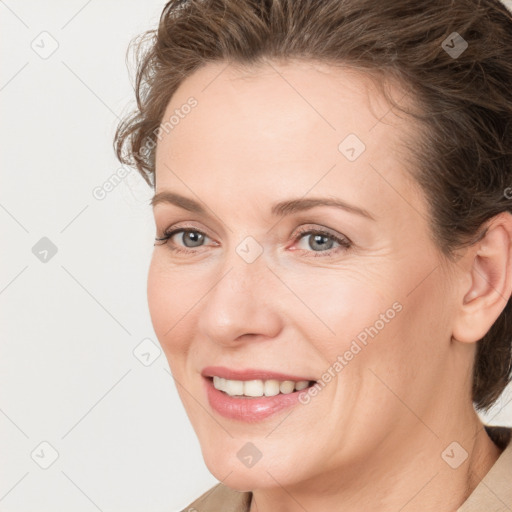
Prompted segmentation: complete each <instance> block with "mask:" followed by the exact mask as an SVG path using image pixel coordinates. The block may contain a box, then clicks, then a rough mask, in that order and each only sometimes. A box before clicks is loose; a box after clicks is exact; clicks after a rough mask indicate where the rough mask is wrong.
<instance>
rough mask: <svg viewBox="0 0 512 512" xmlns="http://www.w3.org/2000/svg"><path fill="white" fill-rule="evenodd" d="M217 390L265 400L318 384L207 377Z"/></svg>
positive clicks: (239, 396) (232, 395)
mask: <svg viewBox="0 0 512 512" xmlns="http://www.w3.org/2000/svg"><path fill="white" fill-rule="evenodd" d="M206 378H207V379H208V380H209V381H210V382H211V383H212V385H213V387H214V388H215V389H217V390H218V391H221V392H222V393H224V394H226V395H228V396H230V397H233V398H263V397H271V396H276V395H289V394H291V393H294V392H296V391H302V390H304V389H307V388H310V387H311V386H313V385H314V384H316V381H315V380H297V381H293V380H278V379H265V380H263V379H251V380H234V379H226V378H223V377H219V376H218V375H214V376H213V377H206Z"/></svg>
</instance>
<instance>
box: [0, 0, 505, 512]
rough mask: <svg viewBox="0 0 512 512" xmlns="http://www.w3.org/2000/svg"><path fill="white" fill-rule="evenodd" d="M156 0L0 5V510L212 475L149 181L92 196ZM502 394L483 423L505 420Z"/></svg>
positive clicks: (83, 510)
mask: <svg viewBox="0 0 512 512" xmlns="http://www.w3.org/2000/svg"><path fill="white" fill-rule="evenodd" d="M509 3H510V2H509ZM164 4H165V2H164V1H154V0H152V1H145V2H141V1H139V2H121V1H119V0H103V1H102V2H99V1H98V0H89V1H88V2H86V1H83V0H74V1H69V0H68V1H64V0H61V1H59V2H57V1H55V0H54V1H52V2H37V1H35V0H30V1H29V0H27V1H25V2H23V3H16V2H14V1H13V0H10V1H6V2H3V1H0V15H1V18H0V19H1V21H0V23H1V27H0V38H1V44H2V46H1V62H2V67H1V70H0V102H1V112H2V118H1V119H2V122H1V127H0V129H1V133H0V135H1V140H2V156H1V158H2V161H1V172H2V174H1V177H2V182H1V183H2V186H1V188H0V225H1V233H2V244H1V247H2V251H1V254H2V260H1V261H2V264H1V266H0V322H1V326H2V334H1V344H0V347H1V356H0V461H1V462H0V511H1V512H6V511H10V512H29V511H37V512H60V511H69V510H73V511H75V512H94V511H95V510H100V511H103V512H107V511H119V510H123V511H125V512H131V511H141V510H144V511H145V512H150V511H154V512H157V511H176V510H180V509H181V508H183V507H185V506H186V505H187V504H188V503H190V502H191V501H192V500H193V499H194V498H196V497H197V496H199V495H200V494H201V493H202V492H203V491H205V490H207V489H208V488H210V487H211V486H213V485H214V484H215V483H216V482H217V480H216V479H215V478H214V477H213V476H212V475H211V474H210V473H209V472H208V470H207V469H206V467H205V465H204V463H203V459H202V457H201V452H200V448H199V443H198V441H197V439H196V437H195V434H194V432H193V430H192V428H191V426H190V423H189V422H188V419H187V417H186V415H185V412H184V410H183V407H182V405H181V402H180V400H179V398H178V395H177V392H176V390H175V385H174V382H173V380H172V378H171V376H170V374H169V367H168V364H167V361H166V360H165V357H164V355H163V353H162V354H160V355H159V356H158V348H157V347H158V342H157V340H156V336H155V334H154V332H153V328H152V325H151V320H150V317H149V312H148V308H147V299H146V277H147V270H148V265H149V261H150V257H151V251H152V249H153V237H154V235H155V233H154V225H153V219H152V215H151V208H150V206H149V204H148V201H149V200H150V198H151V196H152V191H151V189H150V188H149V186H148V185H146V183H145V182H144V181H143V180H142V178H141V177H140V176H139V175H138V174H137V173H136V172H135V171H132V172H131V173H130V174H129V175H128V177H126V178H125V179H124V180H123V181H122V182H121V183H120V184H119V185H118V186H117V187H116V188H115V189H114V190H113V191H111V192H110V193H108V194H106V197H105V198H104V199H103V200H98V199H96V198H95V197H94V196H93V193H92V192H93V190H94V189H95V188H96V187H98V186H102V185H103V184H104V183H105V181H107V180H108V179H109V178H110V177H111V175H112V174H114V173H116V172H117V171H118V169H119V168H120V164H119V163H118V162H117V160H116V158H115V156H114V152H113V149H112V139H113V135H114V131H115V128H116V126H117V122H118V117H121V115H122V114H123V113H125V112H126V111H127V110H129V109H130V108H131V107H132V106H133V100H134V96H133V92H132V88H131V85H130V80H129V71H128V70H127V67H126V64H125V54H126V49H127V47H128V43H129V42H130V40H131V39H132V38H133V37H134V36H135V35H137V34H139V33H141V32H143V31H145V30H147V29H150V28H155V27H156V25H157V22H158V19H159V16H160V13H161V10H162V8H163V6H164ZM42 32H47V33H48V34H50V35H47V34H46V35H45V34H43V35H41V33H42ZM52 44H53V45H57V44H58V48H57V49H56V51H55V52H54V53H53V54H52V55H51V56H49V57H48V58H42V57H41V56H40V54H41V53H43V55H44V52H45V51H46V52H48V51H50V50H51V49H52ZM33 47H34V48H36V49H37V52H39V53H37V52H36V51H35V50H34V49H33ZM44 56H46V55H44ZM43 237H46V238H48V239H49V240H50V241H51V243H52V244H54V246H56V248H57V253H56V254H55V255H54V256H52V257H49V256H48V261H46V262H42V261H40V259H39V258H38V257H36V255H35V254H34V253H33V247H34V246H35V245H36V244H37V243H38V242H39V241H40V240H41V239H42V238H43ZM43 256H44V253H42V254H41V255H40V257H43ZM147 338H149V339H150V340H152V341H153V342H154V343H156V347H154V348H153V349H152V350H151V351H150V353H151V354H152V355H151V358H154V357H156V356H158V357H156V359H155V360H154V362H152V364H151V365H149V366H145V365H144V364H142V363H141V362H140V361H139V359H137V358H136V357H135V356H134V354H133V351H134V349H135V347H137V346H138V345H139V343H141V342H142V340H144V339H147ZM146 343H147V341H146ZM150 346H151V345H150ZM142 352H146V348H144V350H142ZM143 359H144V358H143ZM146 359H147V356H146ZM151 360H152V359H151ZM511 399H512V390H511V389H510V388H509V389H508V390H507V392H506V393H505V394H504V395H503V396H502V397H501V399H500V401H499V402H498V404H497V405H496V407H494V408H493V409H492V410H491V411H490V412H489V414H488V415H486V416H485V417H483V418H484V420H486V421H488V422H489V423H490V424H496V425H508V426H511V425H512V402H510V400H511ZM43 441H45V442H47V443H49V444H50V445H51V446H52V447H53V449H54V450H56V452H58V458H57V459H56V460H55V462H54V463H53V464H52V465H51V466H49V467H48V468H47V469H43V468H42V467H40V465H41V464H42V465H44V464H45V462H46V463H48V462H51V450H52V449H51V448H49V447H48V446H47V445H42V446H40V443H41V442H43Z"/></svg>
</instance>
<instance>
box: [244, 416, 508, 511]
mask: <svg viewBox="0 0 512 512" xmlns="http://www.w3.org/2000/svg"><path fill="white" fill-rule="evenodd" d="M446 412H447V415H446V416H444V417H443V415H441V416H438V419H439V421H437V422H436V424H434V423H431V424H433V425H437V426H438V429H434V428H433V429H432V430H430V429H427V428H425V425H424V424H423V423H420V422H417V423H416V426H415V427H413V430H412V431H411V429H410V425H408V427H407V428H404V430H401V431H400V432H396V434H394V435H393V436H392V437H393V439H392V440H390V443H388V447H387V448H384V449H382V450H380V451H379V452H378V453H372V454H371V464H369V463H368V460H369V459H368V458H365V460H363V461H361V462H360V463H356V464H351V465H350V468H348V469H347V467H344V468H341V469H339V470H336V471H332V472H330V473H327V474H326V473H322V474H321V475H318V476H317V477H315V478H314V479H311V481H308V482H299V483H297V484H294V485H290V486H286V488H285V487H282V486H279V487H277V488H271V489H259V490H255V491H253V497H252V501H251V507H250V512H271V511H274V510H276V509H278V510H280V511H282V512H304V510H340V509H343V511H344V512H356V511H357V512H360V511H361V510H379V511H381V512H396V511H398V510H400V512H413V511H414V512H434V511H435V512H441V511H446V512H454V511H456V510H457V509H458V508H459V507H460V506H461V505H462V503H464V501H466V499H467V498H468V496H469V495H470V494H471V493H472V492H473V490H474V489H475V488H476V486H477V485H478V484H479V482H480V481H481V480H482V478H483V477H484V476H485V475H486V473H487V472H488V471H489V470H490V468H491V467H492V466H493V464H494V463H495V462H496V460H497V459H498V457H499V456H500V454H501V450H500V449H499V448H498V447H497V446H496V445H495V444H494V443H493V442H492V440H491V439H490V438H489V436H488V435H487V432H486V431H485V428H484V426H483V424H482V422H481V421H480V419H479V417H478V416H477V414H476V413H475V411H474V410H473V408H472V407H471V411H469V410H468V411H467V412H466V414H465V415H453V414H451V415H450V414H448V412H449V411H446ZM454 417H457V420H458V421H457V422H455V421H452V423H451V424H450V420H449V419H448V418H454ZM441 427H443V428H441ZM407 429H409V430H408V431H407ZM437 432H442V433H441V434H437ZM454 441H455V442H457V443H458V445H452V447H451V448H450V449H448V450H447V447H449V446H450V445H451V443H453V442H454ZM460 447H463V449H464V450H465V452H467V457H466V458H465V460H464V461H463V462H462V459H463V458H464V457H465V453H464V452H463V451H462V448H460ZM441 454H444V458H443V457H442V456H441ZM446 461H449V463H448V462H446ZM459 463H460V465H458V464H459ZM450 464H451V465H450ZM452 466H457V467H452Z"/></svg>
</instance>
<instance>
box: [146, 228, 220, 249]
mask: <svg viewBox="0 0 512 512" xmlns="http://www.w3.org/2000/svg"><path fill="white" fill-rule="evenodd" d="M178 234H180V235H181V236H178V237H177V238H178V239H179V238H181V242H182V243H183V245H184V246H185V247H184V248H183V247H179V246H176V245H175V243H174V242H173V243H171V244H167V245H168V246H169V249H170V250H171V251H175V252H194V251H190V250H188V249H194V248H196V247H201V244H202V243H203V242H204V240H205V239H206V238H210V237H209V236H208V235H206V234H205V233H203V232H202V231H199V230H198V229H196V228H193V229H192V228H189V229H186V228H177V229H173V230H171V231H166V232H164V236H163V237H161V238H155V242H161V243H159V244H155V245H165V244H166V243H167V241H168V240H171V239H172V238H173V237H174V236H175V235H178ZM171 241H172V240H171Z"/></svg>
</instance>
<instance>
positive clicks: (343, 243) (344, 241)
mask: <svg viewBox="0 0 512 512" xmlns="http://www.w3.org/2000/svg"><path fill="white" fill-rule="evenodd" d="M181 232H192V233H199V234H201V235H203V236H204V237H207V238H210V237H208V235H207V234H206V233H203V232H202V231H201V230H199V229H196V228H193V227H188V228H187V227H186V226H185V227H180V228H176V229H174V230H172V231H169V232H167V231H164V236H163V237H161V238H155V242H162V243H160V244H156V243H155V244H154V245H168V247H169V250H171V251H173V252H176V253H185V254H187V253H188V254H190V253H194V252H196V251H195V250H194V249H184V248H182V247H176V246H172V245H169V244H167V241H168V240H169V239H170V238H171V237H172V236H174V235H175V234H176V233H181ZM304 235H322V236H325V237H327V238H331V239H332V240H334V241H335V242H337V243H338V244H339V245H340V247H335V248H332V249H328V250H327V251H308V250H306V249H298V250H299V251H305V252H313V253H314V254H313V256H312V257H313V258H318V257H325V256H326V255H327V256H332V255H333V254H334V253H337V252H339V251H346V250H347V249H349V248H350V247H351V246H352V242H351V241H350V240H349V239H348V238H340V237H337V236H336V235H333V234H332V233H329V232H327V231H324V230H322V229H307V228H305V229H303V230H300V231H299V232H298V233H297V234H296V235H295V238H294V242H297V241H299V240H300V239H301V238H302V236H304Z"/></svg>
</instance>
